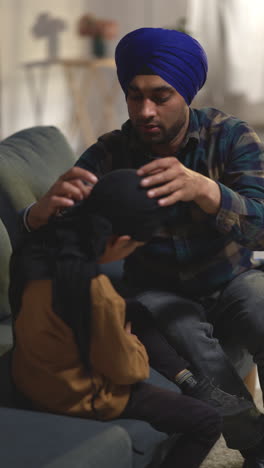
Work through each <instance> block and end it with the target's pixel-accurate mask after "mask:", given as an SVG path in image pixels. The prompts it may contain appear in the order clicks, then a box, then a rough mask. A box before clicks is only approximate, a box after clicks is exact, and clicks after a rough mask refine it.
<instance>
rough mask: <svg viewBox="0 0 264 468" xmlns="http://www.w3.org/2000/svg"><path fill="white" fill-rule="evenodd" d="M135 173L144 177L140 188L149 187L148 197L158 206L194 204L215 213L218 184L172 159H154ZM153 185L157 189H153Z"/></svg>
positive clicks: (217, 204)
mask: <svg viewBox="0 0 264 468" xmlns="http://www.w3.org/2000/svg"><path fill="white" fill-rule="evenodd" d="M137 173H138V175H139V176H143V177H144V178H143V180H142V182H141V184H142V186H143V187H150V190H149V191H148V196H149V197H150V198H158V199H159V200H158V203H159V205H161V206H169V205H173V204H174V203H176V202H178V201H185V202H188V201H194V202H195V203H197V205H199V206H200V208H201V209H202V210H203V211H205V212H206V213H208V214H216V213H217V212H218V210H219V208H220V203H221V192H220V188H219V186H218V184H217V183H216V182H214V181H213V180H211V179H209V178H208V177H205V176H203V175H202V174H199V173H198V172H195V171H192V170H191V169H188V168H187V167H185V166H184V165H183V164H182V163H180V161H179V160H178V159H177V158H175V157H165V158H161V159H156V160H155V161H152V162H151V163H149V164H146V165H145V166H142V167H141V168H140V169H139V170H138V171H137ZM157 185H159V187H153V186H157ZM151 187H153V188H151ZM161 197H162V198H161Z"/></svg>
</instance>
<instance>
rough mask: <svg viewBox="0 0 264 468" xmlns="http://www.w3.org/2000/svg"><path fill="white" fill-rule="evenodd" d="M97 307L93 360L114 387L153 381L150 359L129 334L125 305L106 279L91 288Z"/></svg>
mask: <svg viewBox="0 0 264 468" xmlns="http://www.w3.org/2000/svg"><path fill="white" fill-rule="evenodd" d="M91 300H92V307H93V315H92V331H91V345H90V346H91V347H90V360H91V364H92V366H93V368H94V369H95V370H96V371H97V372H99V373H101V374H103V375H104V376H105V377H108V378H109V379H110V380H111V381H112V382H113V383H116V384H120V385H129V384H133V383H136V382H138V381H140V380H144V379H145V378H147V377H149V363H148V356H147V352H146V349H145V347H144V345H143V344H142V343H141V342H140V341H139V339H138V338H137V337H136V336H135V335H133V334H129V333H127V332H126V331H125V329H124V325H125V308H126V305H125V301H124V300H123V299H122V297H120V296H119V295H118V294H117V292H116V291H115V290H114V289H113V287H112V285H111V283H110V281H109V280H108V278H106V277H105V276H103V275H100V276H99V277H97V278H95V279H94V280H93V281H92V285H91Z"/></svg>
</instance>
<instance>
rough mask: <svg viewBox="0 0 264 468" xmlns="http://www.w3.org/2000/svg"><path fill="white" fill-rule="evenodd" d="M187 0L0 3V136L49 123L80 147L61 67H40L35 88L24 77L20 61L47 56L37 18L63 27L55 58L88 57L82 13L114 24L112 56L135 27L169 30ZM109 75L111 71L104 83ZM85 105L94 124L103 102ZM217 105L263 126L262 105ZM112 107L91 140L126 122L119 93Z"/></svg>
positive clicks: (205, 102) (231, 102)
mask: <svg viewBox="0 0 264 468" xmlns="http://www.w3.org/2000/svg"><path fill="white" fill-rule="evenodd" d="M189 1H190V0H133V2H132V1H131V0H45V1H43V0H0V7H1V10H0V11H1V14H0V138H1V137H2V138H3V137H5V136H7V135H9V134H11V133H13V132H15V131H17V130H20V129H22V128H24V127H28V126H31V125H36V124H51V125H57V126H58V127H59V128H61V129H62V131H63V132H64V133H66V135H67V136H68V137H69V139H70V141H71V143H72V146H73V147H74V149H75V150H76V152H77V153H79V152H80V151H81V150H82V149H83V148H84V147H85V143H84V142H83V141H80V134H78V132H77V134H75V136H73V132H72V126H71V125H70V115H71V111H72V101H71V99H70V96H69V92H68V89H67V86H66V83H65V77H64V76H63V73H62V70H61V69H60V67H52V68H51V69H50V70H49V74H46V75H45V73H43V70H44V69H42V71H41V69H34V77H35V85H36V86H37V88H36V90H35V89H34V86H33V85H34V82H30V81H29V79H28V76H27V75H26V71H25V63H28V62H32V61H38V60H45V59H47V58H48V56H49V49H48V44H49V40H48V37H36V34H33V30H34V28H33V27H34V25H36V21H37V19H38V18H39V17H40V15H41V14H45V13H47V14H48V15H49V16H50V17H52V18H53V19H57V20H60V21H62V22H63V24H64V30H62V31H61V32H60V33H59V34H58V36H57V37H58V41H57V45H58V56H59V57H62V58H79V57H89V56H90V55H91V50H90V48H89V47H90V44H89V40H88V39H83V38H80V37H78V35H77V34H76V22H77V19H78V18H79V17H80V16H81V15H82V14H83V13H92V14H94V15H96V16H98V17H100V18H106V19H114V20H116V21H117V22H118V24H119V34H118V37H117V38H116V39H115V40H111V41H109V43H108V56H113V54H114V49H115V46H116V43H117V41H118V40H119V39H120V37H122V36H123V35H124V34H126V33H127V32H129V31H131V30H133V29H135V28H138V27H142V26H155V27H158V26H161V27H162V26H165V27H174V26H175V25H176V24H177V22H178V20H179V19H180V18H181V17H182V16H185V14H186V12H187V8H188V4H189ZM209 1H210V0H209ZM35 29H36V28H35ZM46 71H47V70H46ZM109 73H110V72H109ZM113 77H115V70H114V69H113V70H112V72H111V77H110V75H109V80H110V79H111V80H112V79H113ZM263 85H264V84H263ZM36 96H37V98H36ZM33 97H34V99H33ZM201 98H202V99H200V100H199V98H198V100H197V101H195V104H197V105H198V106H199V105H212V104H214V103H212V102H210V97H209V99H208V96H207V95H206V94H203V93H202V94H201ZM88 106H89V109H91V112H92V116H93V120H94V122H93V123H94V125H96V122H97V120H98V119H99V117H100V116H102V103H100V102H99V103H98V101H94V102H91V103H90V102H89V103H87V107H88ZM221 107H222V108H223V109H224V110H226V111H228V112H230V113H234V114H236V115H238V116H239V117H242V118H245V119H246V120H248V121H250V123H252V124H254V125H258V124H264V112H263V110H264V105H263V104H259V105H256V106H254V107H249V106H248V105H247V103H246V104H245V103H244V101H243V99H240V98H239V99H236V98H232V97H229V98H228V100H226V102H223V105H222V106H221ZM115 108H116V110H117V112H116V115H115V119H113V121H112V122H106V121H105V128H104V129H102V128H101V127H100V130H99V128H98V129H97V128H95V136H98V135H99V134H101V133H102V130H103V131H108V130H110V129H112V127H113V126H114V127H116V126H120V125H121V123H122V122H123V121H124V120H125V119H126V118H127V111H126V106H125V101H124V96H123V94H122V92H121V90H120V91H119V92H118V94H117V97H116V100H115Z"/></svg>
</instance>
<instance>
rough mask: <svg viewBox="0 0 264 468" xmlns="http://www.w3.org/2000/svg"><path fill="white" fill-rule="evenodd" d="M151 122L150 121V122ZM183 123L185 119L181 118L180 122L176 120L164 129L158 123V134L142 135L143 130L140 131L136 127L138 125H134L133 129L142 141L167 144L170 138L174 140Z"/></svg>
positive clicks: (152, 143) (151, 143)
mask: <svg viewBox="0 0 264 468" xmlns="http://www.w3.org/2000/svg"><path fill="white" fill-rule="evenodd" d="M150 123H151V122H150ZM184 125H185V120H184V119H182V120H181V121H180V122H176V123H175V124H174V125H172V126H171V127H170V128H169V129H167V130H164V129H163V127H161V126H160V125H158V127H159V129H160V133H159V134H158V135H149V136H148V135H144V134H143V132H141V131H140V129H139V128H138V127H140V125H139V126H138V125H135V126H134V129H135V131H136V133H137V135H138V137H139V139H140V140H141V141H142V142H143V143H147V144H149V145H167V144H170V143H171V141H172V140H174V139H175V138H176V137H177V135H178V134H179V132H180V131H181V129H182V127H183V126H184Z"/></svg>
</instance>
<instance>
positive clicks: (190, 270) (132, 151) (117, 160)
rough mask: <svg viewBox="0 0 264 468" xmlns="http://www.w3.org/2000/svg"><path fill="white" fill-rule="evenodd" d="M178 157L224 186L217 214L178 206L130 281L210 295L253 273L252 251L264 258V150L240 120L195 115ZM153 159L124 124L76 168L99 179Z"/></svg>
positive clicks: (135, 263) (209, 111)
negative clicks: (263, 254)
mask: <svg viewBox="0 0 264 468" xmlns="http://www.w3.org/2000/svg"><path fill="white" fill-rule="evenodd" d="M174 156H175V157H177V158H178V159H179V161H181V162H182V164H184V165H185V166H186V167H187V168H189V169H192V170H193V171H196V172H199V173H201V174H203V175H204V176H207V177H209V178H210V179H212V180H214V181H215V182H217V183H218V184H219V187H220V190H221V206H220V209H219V212H218V213H217V215H208V214H206V213H204V212H203V211H202V210H201V209H200V208H199V206H198V205H196V204H195V203H194V202H178V203H176V204H175V205H174V206H173V207H172V210H171V218H170V219H169V220H168V223H167V225H166V229H165V235H164V237H160V238H155V239H153V240H152V241H151V242H149V243H148V244H147V245H145V246H143V247H142V248H140V249H137V250H136V252H135V253H134V254H132V255H131V256H130V257H129V258H128V259H127V261H126V273H127V275H128V277H130V279H132V280H134V282H135V283H136V284H139V285H140V284H142V285H143V284H144V286H145V287H150V288H151V287H158V288H160V289H162V288H166V289H172V290H174V291H175V292H178V293H180V294H185V295H186V294H187V295H188V296H190V295H191V296H196V297H197V296H201V295H207V294H211V293H212V292H214V291H217V290H219V289H221V287H222V286H223V285H224V284H225V283H226V282H228V281H230V280H231V279H232V278H233V277H235V276H237V275H238V274H240V273H242V272H243V271H246V270H248V269H251V268H255V267H256V265H255V263H254V261H253V260H252V251H253V250H264V145H263V143H261V141H260V139H259V137H258V136H257V134H256V133H255V132H254V131H253V130H252V129H251V128H250V127H249V126H248V125H247V123H246V122H243V121H241V120H239V119H238V118H235V117H233V116H230V115H227V114H224V113H223V112H221V111H219V110H216V109H213V108H204V109H200V110H197V109H190V125H189V129H188V132H187V134H186V137H185V139H184V141H183V144H182V146H181V149H180V150H179V151H177V154H175V155H174ZM155 157H157V156H155V155H153V154H151V151H150V149H149V147H148V146H146V145H144V144H142V142H140V141H139V139H138V138H137V136H136V134H135V132H134V130H133V128H132V125H131V122H130V121H127V122H126V123H125V124H124V125H123V126H122V128H121V130H116V131H113V132H111V133H107V134H105V135H103V136H102V137H100V138H99V139H98V141H97V143H95V144H94V145H93V146H91V147H90V148H88V149H87V150H86V151H85V152H84V153H83V155H82V156H81V157H80V159H79V160H78V161H77V163H76V164H77V165H78V166H80V167H83V168H85V169H88V170H89V171H91V172H93V173H95V174H96V175H97V176H99V177H100V176H101V175H102V174H104V173H106V172H108V171H110V170H115V169H118V168H124V167H133V168H139V167H140V166H142V165H144V164H146V163H148V162H150V161H151V160H153V159H154V158H155Z"/></svg>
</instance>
